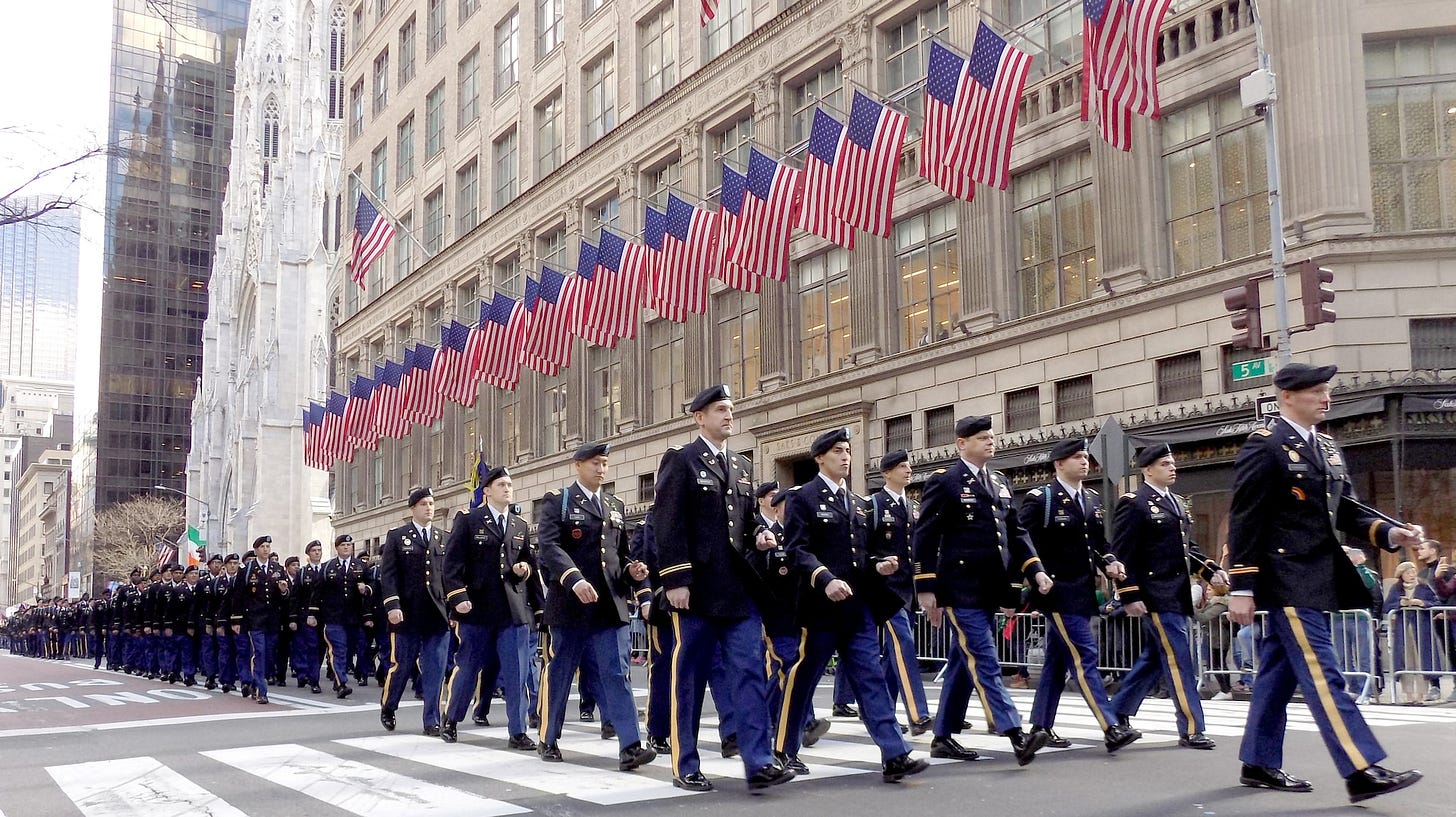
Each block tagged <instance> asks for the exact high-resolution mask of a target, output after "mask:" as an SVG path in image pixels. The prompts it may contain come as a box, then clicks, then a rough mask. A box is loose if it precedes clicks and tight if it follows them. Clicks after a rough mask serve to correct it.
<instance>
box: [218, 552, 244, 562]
mask: <svg viewBox="0 0 1456 817" xmlns="http://www.w3.org/2000/svg"><path fill="white" fill-rule="evenodd" d="M241 559H242V557H240V556H238V554H236V553H229V554H228V555H226V556H224V557H222V563H223V564H227V563H228V562H237V561H241Z"/></svg>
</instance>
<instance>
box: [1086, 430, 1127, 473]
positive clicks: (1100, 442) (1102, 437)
mask: <svg viewBox="0 0 1456 817" xmlns="http://www.w3.org/2000/svg"><path fill="white" fill-rule="evenodd" d="M1088 447H1089V448H1091V449H1092V457H1093V458H1094V459H1096V460H1097V462H1099V463H1101V465H1102V473H1103V474H1104V475H1106V477H1107V479H1108V480H1110V481H1111V482H1114V483H1117V482H1122V480H1123V477H1126V476H1127V461H1128V452H1127V434H1125V433H1124V432H1123V430H1122V423H1119V422H1118V421H1117V418H1116V417H1108V418H1107V422H1105V423H1103V424H1102V430H1101V431H1098V432H1097V436H1096V437H1093V438H1092V442H1091V443H1090V444H1089V446H1088Z"/></svg>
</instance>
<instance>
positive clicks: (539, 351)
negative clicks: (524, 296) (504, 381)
mask: <svg viewBox="0 0 1456 817" xmlns="http://www.w3.org/2000/svg"><path fill="white" fill-rule="evenodd" d="M583 283H584V282H583V281H582V280H581V278H580V277H579V276H576V275H563V274H562V273H560V272H557V271H556V270H554V269H552V268H550V267H547V266H543V267H541V289H540V293H541V297H540V299H539V300H538V301H537V302H536V308H535V313H536V314H535V315H533V316H532V319H531V324H530V326H529V327H528V331H527V333H526V365H528V366H530V367H531V368H532V369H534V370H536V371H538V372H540V373H541V374H544V375H546V376H548V377H555V376H556V374H557V373H558V372H560V371H561V367H562V366H570V365H571V341H572V333H571V331H570V330H571V327H572V326H574V325H575V324H576V323H577V314H576V313H577V312H578V310H579V309H580V303H581V292H582V284H583Z"/></svg>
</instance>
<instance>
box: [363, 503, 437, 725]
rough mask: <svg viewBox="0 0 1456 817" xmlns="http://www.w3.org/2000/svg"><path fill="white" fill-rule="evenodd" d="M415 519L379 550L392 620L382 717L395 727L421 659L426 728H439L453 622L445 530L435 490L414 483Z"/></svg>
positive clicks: (387, 613)
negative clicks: (438, 519)
mask: <svg viewBox="0 0 1456 817" xmlns="http://www.w3.org/2000/svg"><path fill="white" fill-rule="evenodd" d="M409 510H410V521H408V522H406V523H404V524H403V525H400V526H399V527H397V528H394V529H393V530H391V531H390V532H389V533H388V534H386V535H385V537H384V549H383V551H382V552H381V553H380V556H379V584H380V592H381V593H382V594H383V595H384V599H383V605H384V615H385V617H386V619H387V620H388V622H389V672H388V674H386V675H385V676H384V690H383V692H382V693H381V694H380V699H379V700H380V704H379V722H380V723H381V724H383V725H384V728H385V729H386V730H388V731H390V732H393V731H394V725H395V718H394V713H395V710H396V709H398V708H399V701H400V698H402V697H403V696H404V688H405V686H406V683H407V681H408V676H409V671H410V670H411V669H412V668H413V667H414V666H415V663H416V662H418V663H419V668H420V670H419V671H420V681H421V683H422V684H423V687H424V696H425V705H424V707H423V709H424V713H423V715H424V733H425V734H426V735H429V736H432V737H433V736H438V735H439V734H440V690H441V687H442V686H443V682H444V679H445V658H446V653H448V652H449V638H450V628H449V627H448V626H447V624H446V620H445V585H444V563H445V536H444V534H442V533H440V532H439V531H438V530H435V528H434V526H433V525H431V524H430V520H431V519H433V518H434V516H435V494H434V492H432V491H431V490H430V489H429V488H415V489H414V490H412V491H410V494H409Z"/></svg>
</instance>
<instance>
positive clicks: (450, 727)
mask: <svg viewBox="0 0 1456 817" xmlns="http://www.w3.org/2000/svg"><path fill="white" fill-rule="evenodd" d="M439 728H440V739H441V740H443V741H445V742H446V743H454V742H455V741H457V740H459V739H460V729H459V727H458V726H456V725H455V721H452V720H449V719H446V720H443V721H440V727H439Z"/></svg>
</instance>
